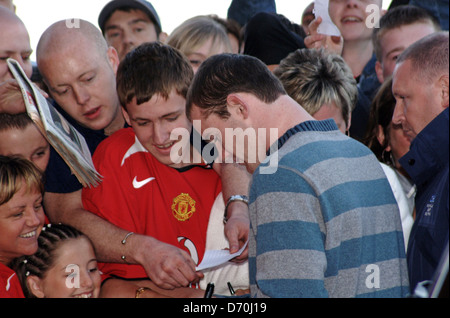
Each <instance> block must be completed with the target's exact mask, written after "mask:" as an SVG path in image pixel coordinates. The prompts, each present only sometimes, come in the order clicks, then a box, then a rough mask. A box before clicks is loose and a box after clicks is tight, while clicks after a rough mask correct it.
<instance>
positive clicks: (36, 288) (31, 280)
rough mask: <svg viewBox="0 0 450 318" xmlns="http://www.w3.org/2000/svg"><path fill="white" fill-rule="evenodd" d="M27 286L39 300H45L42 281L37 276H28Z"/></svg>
mask: <svg viewBox="0 0 450 318" xmlns="http://www.w3.org/2000/svg"><path fill="white" fill-rule="evenodd" d="M27 286H28V290H29V291H30V292H31V293H32V294H33V295H34V296H36V297H37V298H44V297H45V294H44V292H43V290H42V287H41V279H40V278H39V277H37V276H34V275H32V276H28V277H27Z"/></svg>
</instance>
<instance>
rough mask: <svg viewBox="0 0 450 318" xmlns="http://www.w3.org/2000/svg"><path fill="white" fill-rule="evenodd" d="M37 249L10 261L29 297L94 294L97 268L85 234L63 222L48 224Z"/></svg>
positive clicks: (84, 295) (96, 285)
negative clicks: (33, 252) (12, 261)
mask: <svg viewBox="0 0 450 318" xmlns="http://www.w3.org/2000/svg"><path fill="white" fill-rule="evenodd" d="M38 244H39V247H38V250H37V252H36V253H35V254H33V255H31V256H23V257H20V258H18V259H16V260H15V261H14V264H13V268H14V269H15V271H16V273H17V275H18V277H19V280H20V282H21V285H22V288H23V291H24V294H25V296H26V297H29V298H44V297H45V298H91V297H92V298H97V297H98V295H99V293H100V283H101V278H100V272H99V270H98V267H97V259H96V256H95V251H94V247H93V245H92V243H91V241H90V240H89V238H88V237H87V236H86V235H84V234H83V233H81V232H80V231H78V230H76V229H75V228H73V227H71V226H68V225H64V224H48V225H46V226H44V228H43V229H42V232H41V235H40V236H39V238H38Z"/></svg>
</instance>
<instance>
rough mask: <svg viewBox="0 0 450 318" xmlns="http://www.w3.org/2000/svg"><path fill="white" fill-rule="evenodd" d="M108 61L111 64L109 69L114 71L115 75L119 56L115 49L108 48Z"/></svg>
mask: <svg viewBox="0 0 450 318" xmlns="http://www.w3.org/2000/svg"><path fill="white" fill-rule="evenodd" d="M106 54H107V56H108V61H109V63H111V67H112V69H113V71H114V75H117V70H118V68H119V64H120V59H119V54H118V53H117V51H116V49H115V48H113V47H112V46H110V47H109V48H108V51H107V53H106Z"/></svg>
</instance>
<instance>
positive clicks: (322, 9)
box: [314, 0, 341, 36]
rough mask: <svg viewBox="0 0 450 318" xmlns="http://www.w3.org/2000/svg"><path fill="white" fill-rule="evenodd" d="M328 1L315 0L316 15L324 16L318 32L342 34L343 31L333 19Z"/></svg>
mask: <svg viewBox="0 0 450 318" xmlns="http://www.w3.org/2000/svg"><path fill="white" fill-rule="evenodd" d="M328 3H329V0H315V1H314V15H315V16H316V18H318V17H321V18H322V23H321V24H320V25H319V28H318V29H317V33H320V34H325V35H331V36H341V32H340V31H339V29H338V28H337V26H336V25H335V24H334V23H333V21H331V18H330V14H329V12H328Z"/></svg>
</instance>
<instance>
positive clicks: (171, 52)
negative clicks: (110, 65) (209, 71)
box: [117, 42, 194, 109]
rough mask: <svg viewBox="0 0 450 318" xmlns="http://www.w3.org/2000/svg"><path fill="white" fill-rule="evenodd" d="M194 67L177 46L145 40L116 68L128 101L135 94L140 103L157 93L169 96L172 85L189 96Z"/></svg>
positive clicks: (122, 94) (124, 100) (121, 97)
mask: <svg viewBox="0 0 450 318" xmlns="http://www.w3.org/2000/svg"><path fill="white" fill-rule="evenodd" d="M193 77H194V71H193V70H192V67H191V65H190V64H189V62H188V60H187V59H186V57H184V55H183V54H182V53H181V52H179V51H178V50H177V49H175V48H172V47H170V46H168V45H164V44H162V43H159V42H152V43H144V44H142V45H140V46H138V47H137V48H136V49H134V50H133V51H131V52H130V53H128V54H127V55H126V57H125V59H124V60H123V61H122V62H121V63H120V65H119V69H118V71H117V93H118V96H119V100H120V103H121V104H122V106H123V107H124V108H125V109H126V105H127V104H128V103H130V102H131V100H132V99H133V98H134V97H136V100H137V104H138V105H140V104H142V103H145V102H147V101H149V100H150V99H151V98H152V97H153V96H154V95H156V94H159V95H161V96H162V97H163V98H165V99H167V98H169V95H170V93H171V92H172V90H173V89H175V90H176V92H177V93H178V94H179V95H180V96H183V97H184V98H186V94H187V91H188V89H189V85H190V84H191V81H192V78H193Z"/></svg>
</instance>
